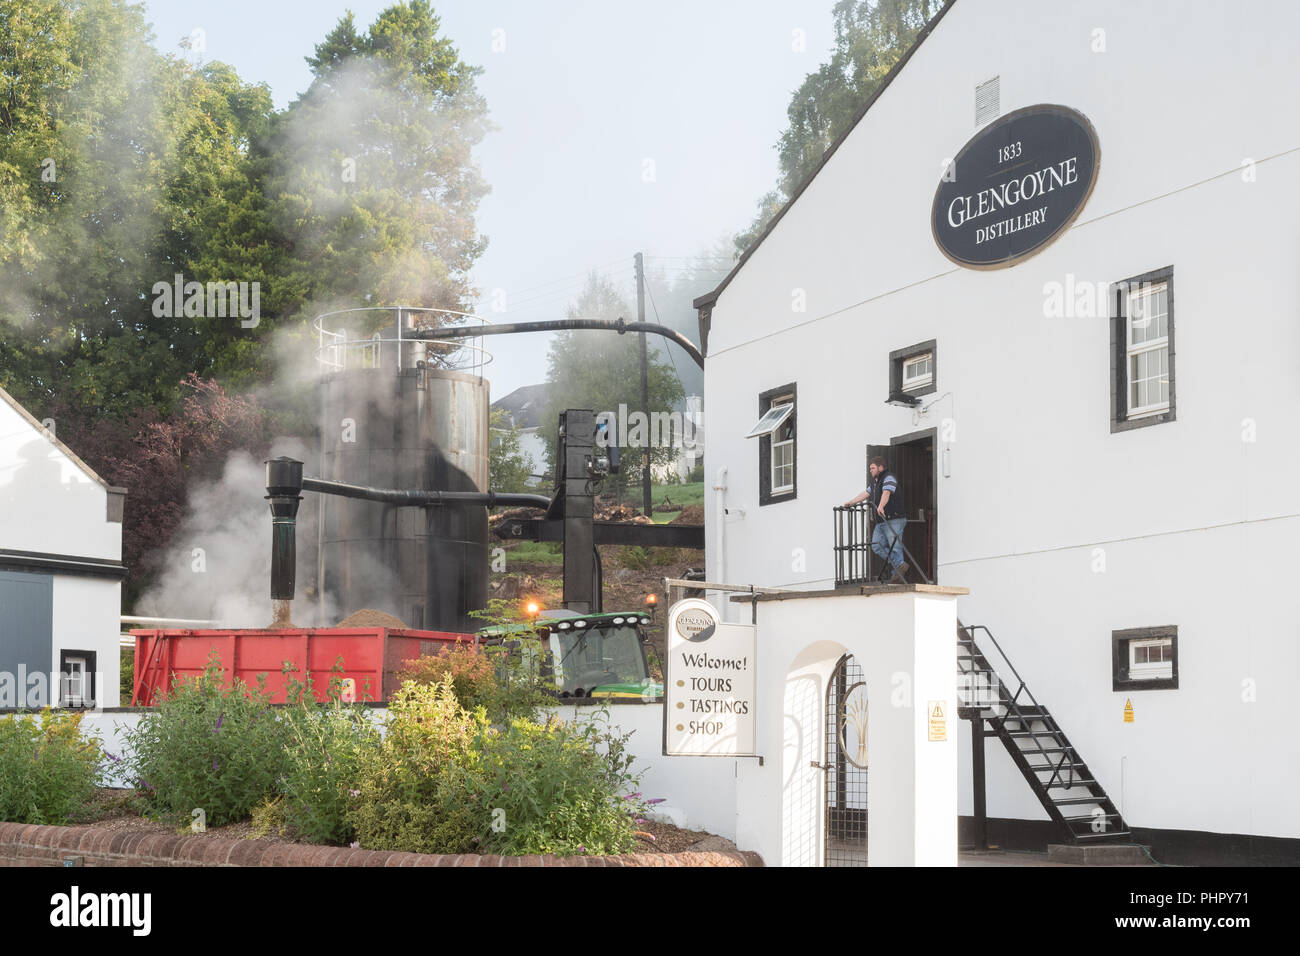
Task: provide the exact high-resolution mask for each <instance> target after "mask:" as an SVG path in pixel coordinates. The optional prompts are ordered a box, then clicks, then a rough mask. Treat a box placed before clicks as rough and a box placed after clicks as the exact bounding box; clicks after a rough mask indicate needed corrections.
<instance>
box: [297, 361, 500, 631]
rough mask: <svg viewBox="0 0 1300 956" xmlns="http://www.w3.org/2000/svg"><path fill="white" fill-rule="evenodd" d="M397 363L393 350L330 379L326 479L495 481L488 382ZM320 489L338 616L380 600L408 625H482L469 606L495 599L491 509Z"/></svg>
mask: <svg viewBox="0 0 1300 956" xmlns="http://www.w3.org/2000/svg"><path fill="white" fill-rule="evenodd" d="M394 351H395V350H394ZM391 355H392V353H390V356H391ZM393 357H395V356H393ZM396 364H397V363H396V362H394V361H392V358H390V359H389V362H387V363H383V364H381V365H380V367H378V368H347V369H343V370H338V371H333V372H330V373H327V375H326V376H325V378H324V379H323V380H322V383H321V389H322V394H321V416H322V419H321V436H322V462H321V465H322V477H323V478H326V479H329V480H333V481H342V482H347V483H349V484H355V485H365V486H369V487H374V488H386V489H398V490H403V491H486V490H487V487H488V451H489V445H488V383H487V381H486V380H484V379H483V378H482V377H481V376H478V375H469V374H465V373H462V372H451V371H442V370H436V369H429V368H424V367H414V368H410V367H405V368H398V367H395V366H396ZM419 364H420V365H423V363H419ZM385 366H386V367H385ZM316 497H318V498H319V499H320V501H319V507H320V509H321V529H322V531H321V580H322V582H323V585H324V591H325V595H326V597H327V599H332V600H333V601H334V603H335V605H336V608H337V611H338V615H339V618H340V619H341V618H343V617H345V616H347V615H349V614H351V613H353V612H355V611H358V610H360V609H362V608H374V609H376V610H381V611H386V612H388V613H390V614H394V615H396V616H397V617H399V618H401V619H402V620H403V621H404V622H405V623H406V624H407V626H409V627H415V628H432V629H438V630H449V631H452V630H460V631H466V630H472V629H473V628H474V626H475V622H474V620H473V619H472V618H470V617H469V616H468V612H469V611H472V610H477V609H479V608H482V607H483V606H485V605H486V603H487V554H488V548H487V534H488V532H487V510H486V509H485V508H484V507H482V506H479V505H473V506H464V505H458V506H440V507H434V508H427V509H426V508H421V507H409V506H399V505H390V504H384V503H381V502H375V501H362V500H356V499H351V498H341V497H337V496H332V495H317V496H316ZM430 531H432V532H433V533H434V534H435V536H436V540H435V542H434V545H433V547H432V548H430V547H429V542H428V540H427V538H428V535H429V533H430ZM430 554H432V555H433V556H434V559H435V560H434V561H433V562H432V563H431V562H430V561H429V557H430ZM430 594H432V595H433V602H432V604H430V601H429V595H430Z"/></svg>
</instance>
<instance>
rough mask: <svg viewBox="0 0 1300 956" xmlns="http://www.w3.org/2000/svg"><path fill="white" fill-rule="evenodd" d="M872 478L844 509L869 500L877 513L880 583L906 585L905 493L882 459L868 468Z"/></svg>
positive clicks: (873, 542) (875, 536) (875, 535)
mask: <svg viewBox="0 0 1300 956" xmlns="http://www.w3.org/2000/svg"><path fill="white" fill-rule="evenodd" d="M867 471H868V472H869V473H870V474H871V485H870V486H869V487H868V488H867V490H866V491H864V492H862V494H860V495H858V496H857V497H856V498H853V499H851V500H849V501H846V502H844V504H845V506H849V505H856V504H857V503H858V502H860V501H866V500H868V499H870V501H871V504H872V505H873V506H874V510H875V512H876V528H875V531H874V532H873V533H872V535H871V550H872V551H874V552H875V553H876V554H877V555H878V556H879V557H880V560H881V568H880V574H879V575H878V576H877V580H878V581H881V582H886V581H888V582H891V583H899V584H902V583H904V582H905V581H906V575H907V572H908V565H907V562H906V561H904V560H903V529H904V528H905V527H907V512H906V511H904V510H903V492H902V489H901V488H899V486H898V479H897V478H895V477H894V475H893V472H891V471H889V469H888V468H887V467H886V465H885V459H884V458H881V457H879V456H877V457H875V458H872V459H871V461H870V462H869V463H868V464H867Z"/></svg>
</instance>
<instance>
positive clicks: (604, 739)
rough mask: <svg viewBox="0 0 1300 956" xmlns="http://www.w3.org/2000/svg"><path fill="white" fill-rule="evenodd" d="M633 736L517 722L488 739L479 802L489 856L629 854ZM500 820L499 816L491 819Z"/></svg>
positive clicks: (634, 811) (594, 727)
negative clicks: (485, 811)
mask: <svg viewBox="0 0 1300 956" xmlns="http://www.w3.org/2000/svg"><path fill="white" fill-rule="evenodd" d="M627 736H628V735H617V734H612V733H610V732H608V731H607V730H606V729H602V728H601V727H600V726H599V725H598V724H597V723H596V722H594V721H593V722H586V723H574V724H566V723H563V722H561V721H560V720H558V719H557V718H555V717H551V718H550V719H549V720H548V721H547V722H546V723H544V724H543V723H537V722H534V721H530V720H515V721H514V722H512V723H511V725H510V727H509V729H508V730H505V731H503V732H502V733H499V734H494V735H489V736H486V737H485V738H484V739H483V744H484V755H483V759H482V767H483V773H482V777H481V782H480V785H479V797H478V800H477V801H476V803H478V805H479V806H481V807H486V808H489V817H490V819H492V820H493V821H494V823H495V824H496V825H495V826H491V827H490V828H489V831H488V833H487V834H485V837H484V840H483V846H484V852H488V853H500V854H505V855H511V856H515V855H523V854H533V853H538V854H545V853H553V854H557V855H561V856H565V855H572V854H577V853H595V854H604V853H626V852H629V851H630V850H632V849H634V848H635V846H636V826H635V823H636V820H637V819H638V814H639V812H640V810H641V805H640V804H639V803H638V802H637V801H636V800H635V799H634V798H633V797H632V796H630V795H628V791H630V790H632V789H634V788H635V785H636V783H637V778H636V777H635V776H634V775H633V774H631V773H630V772H629V768H630V765H631V758H630V757H628V756H627V755H626V742H627ZM493 814H495V816H493Z"/></svg>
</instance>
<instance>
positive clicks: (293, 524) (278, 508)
mask: <svg viewBox="0 0 1300 956" xmlns="http://www.w3.org/2000/svg"><path fill="white" fill-rule="evenodd" d="M265 464H266V500H267V501H269V502H270V503H271V600H273V601H292V600H293V592H294V584H295V581H294V577H295V569H296V568H297V565H298V543H297V542H298V538H297V521H298V504H299V502H301V501H302V494H301V492H302V462H300V461H295V460H294V459H292V458H285V457H283V456H281V457H280V458H272V459H270V460H268V461H267V462H266V463H265Z"/></svg>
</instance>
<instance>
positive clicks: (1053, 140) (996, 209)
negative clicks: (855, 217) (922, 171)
mask: <svg viewBox="0 0 1300 956" xmlns="http://www.w3.org/2000/svg"><path fill="white" fill-rule="evenodd" d="M1100 165H1101V147H1100V146H1099V145H1098V143H1097V134H1096V132H1095V131H1094V130H1093V128H1092V124H1091V123H1089V122H1088V119H1087V117H1085V116H1084V115H1083V114H1082V113H1078V112H1076V111H1074V110H1072V109H1069V108H1068V107H1065V106H1049V105H1042V106H1028V107H1025V108H1024V109H1022V110H1016V111H1015V112H1014V113H1008V114H1007V115H1006V116H1003V117H1002V118H1001V119H999V120H997V121H996V122H994V123H992V124H990V125H989V126H988V127H986V128H985V129H983V130H981V131H980V132H979V133H978V134H977V135H976V136H975V138H974V139H972V140H971V141H970V142H969V143H967V144H966V145H965V146H963V147H962V150H961V152H960V153H958V154H957V157H956V159H954V160H953V162H952V165H951V166H949V167H948V169H947V170H946V171H945V173H944V177H943V180H942V181H941V182H940V183H939V188H938V189H937V190H936V191H935V194H934V205H933V206H932V207H931V209H930V224H931V228H932V229H933V231H934V241H935V242H936V243H937V244H938V246H939V249H940V251H941V252H943V254H944V255H945V256H947V257H948V258H949V259H951V260H952V261H953V262H955V263H957V264H958V265H960V266H966V267H967V268H969V269H1002V268H1005V267H1007V266H1011V265H1015V264H1016V263H1017V262H1019V261H1020V260H1022V259H1026V258H1028V257H1029V256H1032V255H1034V254H1035V253H1036V252H1038V251H1039V250H1041V249H1043V248H1044V247H1045V246H1047V245H1048V244H1049V243H1051V242H1052V240H1054V239H1055V238H1056V237H1057V236H1059V235H1060V234H1061V233H1062V232H1064V231H1065V229H1066V227H1067V226H1069V225H1070V223H1072V222H1074V220H1075V217H1077V216H1078V215H1079V213H1080V212H1081V211H1082V210H1083V206H1084V204H1085V203H1086V202H1087V201H1088V196H1089V195H1091V194H1092V187H1093V185H1094V184H1095V183H1096V182H1097V170H1098V168H1099V167H1100Z"/></svg>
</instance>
